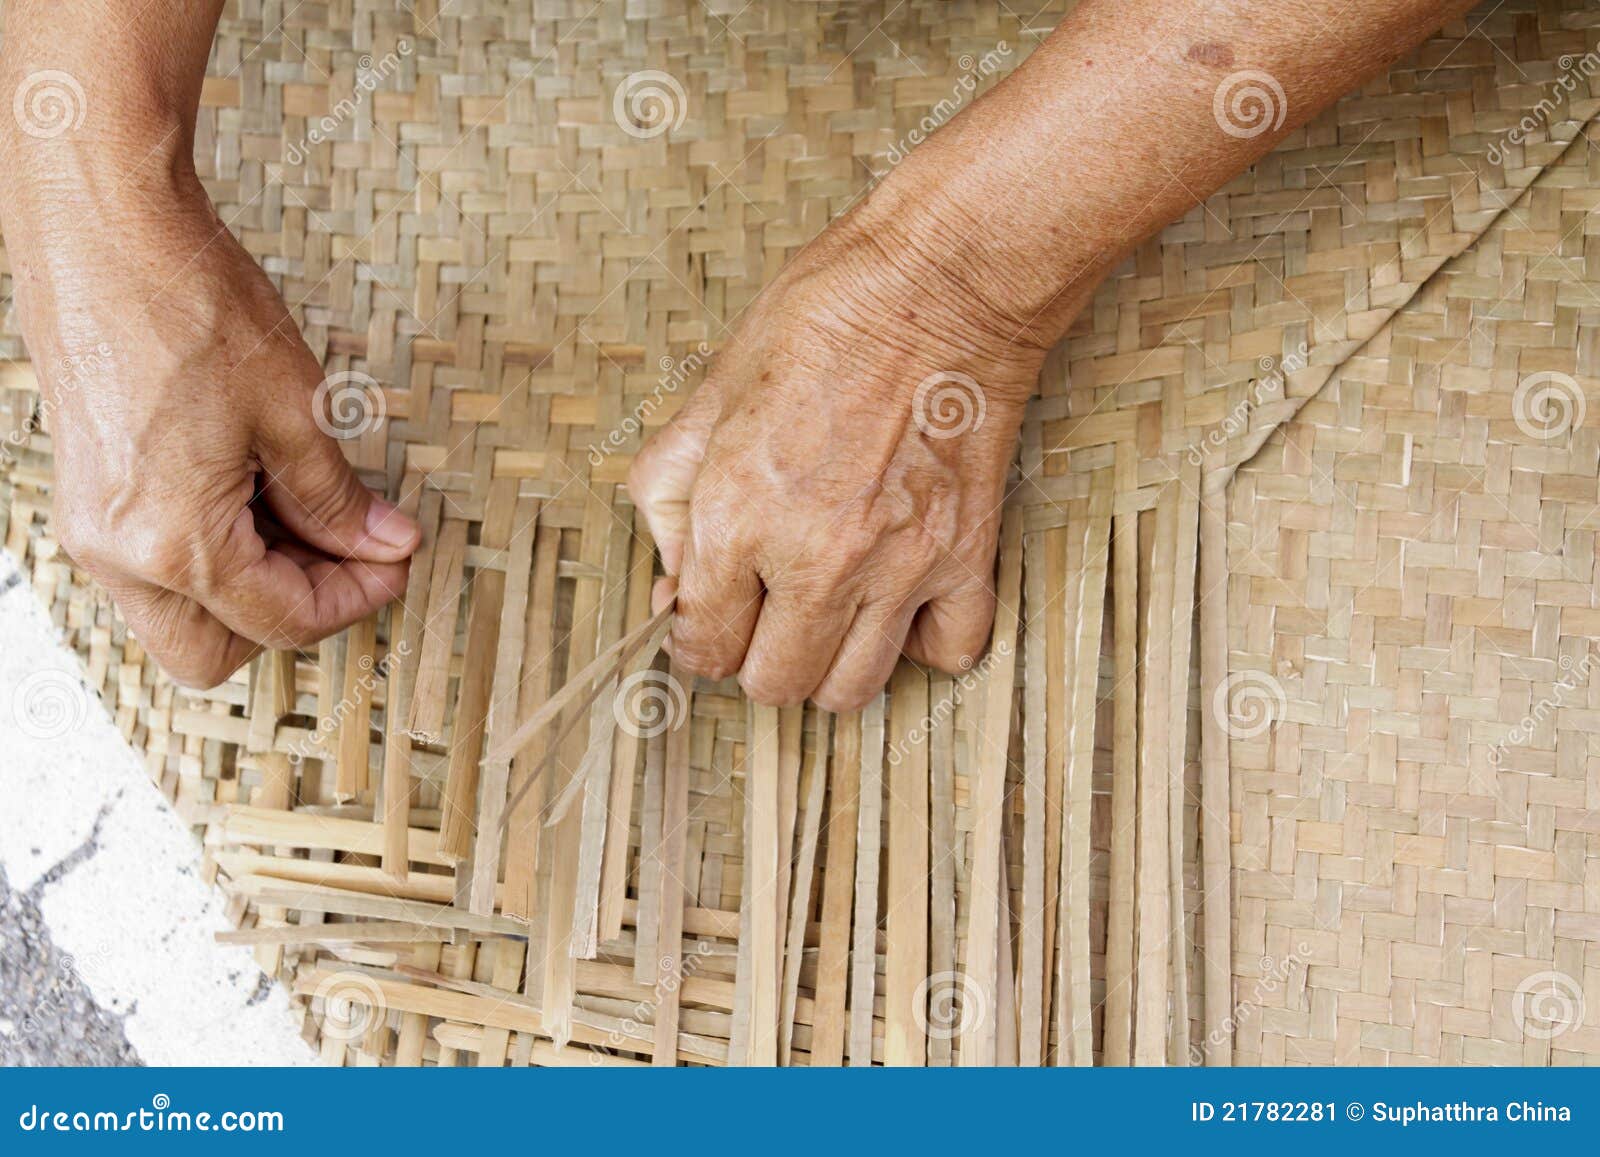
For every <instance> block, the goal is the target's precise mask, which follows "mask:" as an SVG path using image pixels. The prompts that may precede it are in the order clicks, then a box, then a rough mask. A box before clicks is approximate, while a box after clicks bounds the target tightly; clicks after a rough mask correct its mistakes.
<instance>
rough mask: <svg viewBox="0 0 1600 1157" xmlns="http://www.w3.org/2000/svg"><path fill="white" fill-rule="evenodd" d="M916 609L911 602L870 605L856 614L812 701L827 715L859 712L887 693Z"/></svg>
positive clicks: (812, 694) (812, 696)
mask: <svg viewBox="0 0 1600 1157" xmlns="http://www.w3.org/2000/svg"><path fill="white" fill-rule="evenodd" d="M915 610H916V607H915V605H914V604H913V603H911V602H910V601H909V600H907V601H905V602H901V603H898V604H895V603H869V604H867V605H865V606H863V607H862V608H861V609H860V610H859V611H857V612H856V617H855V620H854V621H853V622H852V623H851V624H850V630H849V631H848V632H846V634H845V637H844V642H843V643H841V644H840V646H839V653H838V655H836V656H835V657H834V661H833V666H832V668H831V669H830V670H829V671H828V674H827V676H826V677H825V678H824V679H823V680H822V683H821V685H820V686H819V687H818V688H817V689H816V690H815V691H813V692H812V693H811V698H812V701H813V702H815V703H816V705H817V706H818V707H821V708H822V709H823V710H825V711H838V712H845V711H859V710H860V709H861V708H863V707H865V706H866V705H867V703H868V702H869V701H871V699H872V697H873V696H874V695H876V694H877V693H878V692H879V691H882V690H883V686H884V684H885V683H887V682H888V681H889V676H890V675H892V674H894V665H895V663H897V662H898V661H899V659H900V652H901V651H902V650H903V649H904V647H905V640H906V633H907V632H908V631H910V629H911V616H912V614H913V612H914V611H915Z"/></svg>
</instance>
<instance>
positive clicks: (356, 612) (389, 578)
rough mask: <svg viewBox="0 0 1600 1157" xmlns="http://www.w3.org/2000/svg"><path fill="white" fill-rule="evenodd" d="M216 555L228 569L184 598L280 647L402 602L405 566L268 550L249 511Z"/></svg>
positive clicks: (313, 638) (302, 642)
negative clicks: (196, 601) (223, 560)
mask: <svg viewBox="0 0 1600 1157" xmlns="http://www.w3.org/2000/svg"><path fill="white" fill-rule="evenodd" d="M218 553H219V555H220V557H223V558H226V559H228V560H230V562H229V565H228V567H227V568H226V569H225V570H221V571H218V572H217V573H216V574H215V575H212V576H209V577H208V578H207V579H206V580H205V585H204V586H203V587H200V586H190V587H189V588H188V589H183V590H182V593H184V594H187V595H189V596H190V597H192V598H194V599H196V600H198V601H199V602H201V603H202V604H203V605H204V606H205V608H206V609H207V610H209V611H210V612H211V613H212V614H214V615H215V616H216V617H217V618H218V619H219V620H221V622H222V623H223V624H224V625H225V626H227V627H228V628H229V629H230V630H232V631H233V632H235V633H236V634H240V635H243V636H244V637H245V638H247V639H251V640H253V641H255V642H257V643H263V644H265V645H267V646H269V647H274V648H278V649H289V648H294V647H304V646H309V645H310V644H312V643H314V642H316V641H318V640H319V639H323V638H326V637H327V636H328V635H331V634H333V633H334V632H335V631H339V630H342V629H343V628H345V627H347V626H349V625H350V624H351V623H354V622H357V621H358V620H360V619H364V618H366V617H367V616H368V615H370V614H372V613H373V612H375V611H377V610H379V609H380V608H381V607H383V606H385V605H387V604H388V603H389V602H391V601H392V600H394V599H396V598H399V597H400V596H401V595H402V594H404V593H405V584H406V573H407V570H408V566H409V564H407V563H405V562H389V563H380V562H365V561H363V560H361V559H345V560H333V559H316V558H314V557H311V556H309V555H308V553H306V552H304V550H303V548H301V549H300V550H299V551H293V552H291V551H289V550H288V549H277V548H269V547H268V546H267V544H266V543H265V542H263V541H262V540H261V538H260V536H259V535H258V534H257V533H256V529H255V522H254V518H253V517H252V515H251V513H250V511H249V510H243V511H241V512H240V513H239V516H238V517H237V518H235V519H234V521H233V524H232V526H231V527H230V528H229V531H228V534H227V536H226V541H224V543H223V544H222V545H221V549H220V550H219V552H218ZM205 573H206V569H205V568H194V570H193V571H192V572H191V574H205ZM190 581H193V580H190Z"/></svg>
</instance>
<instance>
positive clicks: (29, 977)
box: [0, 868, 141, 1067]
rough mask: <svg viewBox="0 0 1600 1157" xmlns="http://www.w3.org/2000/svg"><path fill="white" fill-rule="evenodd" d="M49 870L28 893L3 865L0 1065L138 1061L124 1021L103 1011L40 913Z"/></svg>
mask: <svg viewBox="0 0 1600 1157" xmlns="http://www.w3.org/2000/svg"><path fill="white" fill-rule="evenodd" d="M49 879H50V877H49V876H48V875H47V876H46V877H44V878H41V879H40V881H39V882H38V883H37V884H36V885H35V886H34V887H33V888H32V889H30V890H29V891H28V892H19V891H17V890H16V889H15V888H13V887H11V885H10V883H9V882H8V881H7V879H6V874H5V870H4V869H3V868H0V1066H7V1067H9V1066H17V1065H137V1064H140V1063H141V1062H140V1060H139V1058H138V1056H137V1055H136V1054H135V1053H134V1051H133V1047H132V1046H131V1045H129V1044H128V1038H127V1036H126V1035H125V1034H124V1033H123V1030H122V1018H121V1017H118V1016H114V1015H112V1014H111V1013H108V1012H106V1011H105V1010H104V1009H102V1008H101V1007H100V1006H99V1005H98V1004H96V1003H95V1001H94V998H93V997H92V996H91V995H90V994H89V990H88V988H87V986H85V985H84V983H83V981H82V980H81V979H80V978H79V976H78V973H77V969H76V967H75V964H74V961H73V959H72V957H71V956H68V955H66V954H65V953H63V952H61V951H59V950H58V949H57V948H56V946H55V943H54V942H53V941H52V940H51V939H50V931H49V929H48V928H47V927H46V925H45V922H44V918H43V917H42V916H41V915H40V913H39V905H38V897H37V896H36V895H33V893H36V892H38V891H40V890H41V889H42V888H44V887H47V886H48V884H49Z"/></svg>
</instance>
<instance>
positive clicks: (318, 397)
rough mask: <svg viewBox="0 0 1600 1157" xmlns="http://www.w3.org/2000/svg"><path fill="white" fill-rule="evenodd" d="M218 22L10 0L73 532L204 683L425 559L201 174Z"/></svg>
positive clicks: (26, 225)
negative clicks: (196, 143)
mask: <svg viewBox="0 0 1600 1157" xmlns="http://www.w3.org/2000/svg"><path fill="white" fill-rule="evenodd" d="M221 10H222V3H221V2H220V0H204V2H200V0H185V2H184V3H180V4H169V3H159V2H158V3H150V2H149V0H98V2H93V3H91V2H87V0H85V2H79V3H72V4H62V3H55V2H51V0H8V2H7V4H6V6H5V40H4V44H3V47H0V92H3V93H4V94H5V96H6V97H7V98H8V99H9V100H12V107H13V108H14V110H15V112H16V114H17V115H16V116H15V117H0V170H3V171H4V172H5V173H6V179H5V180H4V181H0V227H3V228H4V230H5V238H6V245H7V252H8V254H9V255H10V259H11V263H12V269H13V273H14V275H15V280H16V300H17V305H18V307H19V311H20V315H21V319H22V326H23V332H24V335H25V337H26V339H27V344H28V350H29V353H30V355H31V357H32V358H33V361H34V364H35V366H36V367H37V369H38V373H39V384H40V390H41V394H42V404H43V408H44V410H45V412H46V415H47V424H48V426H49V429H50V431H51V434H52V436H53V438H54V440H55V447H56V463H57V479H56V493H55V502H56V511H57V527H58V529H59V533H60V536H61V539H62V542H63V544H64V545H65V546H66V547H67V549H68V551H69V552H70V553H71V554H72V556H73V557H74V559H75V560H76V561H78V562H79V563H81V564H82V565H84V566H85V567H86V568H87V569H88V570H89V571H90V572H91V573H92V574H94V575H95V577H96V578H97V579H99V580H100V581H101V582H102V583H103V584H104V585H105V586H106V588H107V589H108V590H109V591H110V592H111V594H112V596H113V597H114V598H115V599H116V601H117V604H118V606H119V608H120V609H121V611H122V613H123V615H124V617H125V618H126V619H127V621H128V623H129V625H130V626H131V627H132V628H133V630H134V633H135V634H136V635H137V637H138V638H139V640H140V641H141V643H143V645H144V646H145V648H146V649H148V650H149V651H150V652H151V653H152V654H154V655H155V656H156V657H157V658H158V659H160V660H161V662H162V664H163V665H164V666H165V667H166V668H167V669H168V671H169V672H170V673H171V674H172V675H173V676H174V677H176V678H177V679H179V680H180V681H182V682H186V683H191V684H200V685H210V684H213V683H217V682H220V681H221V680H223V679H225V678H226V677H227V676H228V675H229V674H230V673H231V672H232V671H233V670H234V669H235V668H237V667H238V666H239V664H240V663H242V662H243V661H244V660H245V659H247V658H249V656H250V655H251V654H252V653H253V652H254V651H255V650H256V648H257V645H258V644H263V643H264V644H267V645H270V646H278V647H289V646H295V645H301V644H305V643H309V642H312V641H314V640H316V639H318V638H321V637H322V636H324V635H326V634H328V633H330V632H332V631H335V630H337V629H339V628H341V627H343V626H346V625H347V624H349V623H351V622H353V621H355V620H357V619H359V618H362V617H365V616H366V615H368V614H370V613H372V611H374V610H375V609H377V608H378V607H380V606H382V605H383V604H384V603H386V602H387V601H389V599H391V598H392V597H394V596H395V595H396V594H398V593H400V592H401V591H402V590H403V587H404V582H405V574H406V562H405V559H406V558H407V556H409V555H410V553H411V552H412V550H413V549H414V548H415V545H416V542H417V539H418V532H417V529H416V527H415V525H414V524H413V523H412V522H411V521H410V520H409V519H407V518H406V517H405V516H404V515H402V514H400V513H399V512H397V511H395V510H394V508H393V507H391V506H390V505H389V504H388V503H386V502H384V501H383V500H382V499H380V498H376V497H374V496H373V495H372V494H371V493H370V492H369V491H368V490H367V489H366V488H365V487H364V486H362V485H361V483H360V481H359V480H358V479H357V477H356V475H355V473H354V471H352V470H351V468H350V467H349V465H348V464H347V463H346V460H345V458H344V456H343V453H342V452H341V450H340V449H339V446H338V442H337V441H336V440H335V438H333V437H330V436H329V434H328V433H326V432H325V430H327V429H330V428H334V429H336V428H335V427H332V426H331V425H330V419H329V416H328V415H329V407H328V401H329V390H327V389H326V388H323V389H321V390H320V391H319V387H321V386H322V379H323V375H322V370H321V367H320V366H319V364H318V362H317V359H316V358H315V356H313V354H312V353H311V351H310V350H309V349H308V348H307V347H306V345H305V343H304V342H303V341H302V340H301V338H300V335H299V332H298V330H297V329H296V327H295V325H294V323H293V321H292V319H291V318H290V316H289V313H288V311H287V310H286V309H285V308H284V304H283V302H282V300H281V299H280V298H279V296H278V294H277V292H276V291H275V290H274V289H273V287H272V285H271V284H270V283H269V282H268V281H267V279H266V277H265V276H264V275H263V274H262V272H261V270H260V268H259V267H258V266H257V265H256V263H255V262H254V261H253V260H252V259H251V258H250V256H249V254H247V253H246V252H245V251H244V249H243V248H241V247H240V246H239V244H238V243H237V242H236V241H235V240H234V238H233V236H232V235H231V234H230V233H229V232H228V230H227V227H226V225H225V224H224V223H223V222H222V221H221V220H220V219H219V218H218V217H217V214H216V212H215V210H214V209H213V208H212V206H211V203H210V201H209V199H208V198H207V197H206V195H205V192H204V190H203V188H202V187H201V185H200V182H199V180H198V179H197V178H196V176H195V171H194V167H193V164H192V150H193V134H194V123H195V116H196V113H197V110H198V107H199V102H200V92H201V84H202V81H203V78H204V75H205V67H206V59H207V55H208V53H209V51H210V44H211V38H212V36H213V34H214V32H215V30H216V24H217V20H218V18H219V14H220V12H221ZM336 432H337V431H336Z"/></svg>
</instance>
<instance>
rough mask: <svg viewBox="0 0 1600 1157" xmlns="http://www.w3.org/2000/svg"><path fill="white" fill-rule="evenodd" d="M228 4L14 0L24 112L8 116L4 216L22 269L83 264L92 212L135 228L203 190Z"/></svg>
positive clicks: (6, 83) (0, 139) (14, 70)
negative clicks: (220, 28) (197, 139)
mask: <svg viewBox="0 0 1600 1157" xmlns="http://www.w3.org/2000/svg"><path fill="white" fill-rule="evenodd" d="M64 8H70V10H71V11H70V18H68V16H69V14H68V13H66V12H64V11H63V9H64ZM221 11H222V2H221V0H192V2H187V3H183V4H175V5H168V4H149V3H146V2H144V0H100V2H98V3H78V4H72V5H62V4H59V3H51V2H50V0H9V2H8V3H7V4H6V6H5V35H4V40H3V43H0V92H4V93H6V94H7V95H14V99H13V107H14V111H15V112H16V115H15V116H14V117H6V118H3V119H0V168H3V169H4V171H5V172H6V174H7V179H6V180H5V181H3V182H0V227H3V228H4V229H5V232H6V236H7V240H8V241H9V242H10V244H9V246H8V248H9V250H10V251H11V253H12V255H13V260H14V262H20V263H21V264H23V265H25V266H26V268H22V269H19V270H18V275H19V280H22V281H24V282H26V281H30V280H33V279H34V278H43V277H45V276H46V275H47V274H49V273H50V272H51V267H52V266H54V265H56V264H58V263H60V264H68V265H75V263H76V262H77V255H76V254H75V253H74V252H73V249H74V247H73V246H72V245H71V238H72V236H73V235H74V233H80V234H82V235H84V236H87V235H88V234H87V232H85V231H82V230H80V229H79V228H78V227H79V226H81V224H82V223H83V218H84V216H85V215H86V214H92V215H94V216H96V217H99V218H102V219H107V220H110V221H116V222H118V223H119V225H125V226H128V227H131V226H134V225H137V224H138V223H140V222H142V221H145V220H148V219H149V217H150V215H151V214H152V213H154V214H156V215H159V214H161V213H162V212H163V211H164V210H165V209H166V208H167V206H166V205H164V204H162V202H163V201H168V200H172V199H175V198H187V197H189V196H191V195H199V194H200V191H199V187H198V183H197V182H195V181H194V179H193V167H192V162H191V154H192V151H193V136H194V122H195V116H196V112H197V110H198V108H199V103H200V89H201V84H202V82H203V80H204V77H205V67H206V60H207V57H208V55H209V52H210V46H211V39H212V36H213V34H214V33H215V31H216V24H217V20H218V17H219V15H220V13H221ZM45 237H48V238H50V241H51V243H50V244H42V243H41V244H34V243H33V242H34V239H35V238H39V239H40V240H41V241H42V240H43V239H44V238H45Z"/></svg>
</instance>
